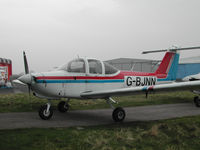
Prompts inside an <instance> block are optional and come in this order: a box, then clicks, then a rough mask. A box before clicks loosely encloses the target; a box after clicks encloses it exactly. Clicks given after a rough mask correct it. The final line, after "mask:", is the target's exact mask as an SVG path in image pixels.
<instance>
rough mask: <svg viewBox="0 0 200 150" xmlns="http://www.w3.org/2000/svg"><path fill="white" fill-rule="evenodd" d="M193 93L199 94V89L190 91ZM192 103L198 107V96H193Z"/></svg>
mask: <svg viewBox="0 0 200 150" xmlns="http://www.w3.org/2000/svg"><path fill="white" fill-rule="evenodd" d="M192 92H193V93H194V94H198V95H200V91H196V90H194V91H192ZM194 104H195V105H196V106H197V107H200V99H199V96H195V97H194Z"/></svg>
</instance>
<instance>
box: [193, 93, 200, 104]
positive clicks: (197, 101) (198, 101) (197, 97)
mask: <svg viewBox="0 0 200 150" xmlns="http://www.w3.org/2000/svg"><path fill="white" fill-rule="evenodd" d="M194 103H195V105H196V106H197V107H200V99H199V96H195V97H194Z"/></svg>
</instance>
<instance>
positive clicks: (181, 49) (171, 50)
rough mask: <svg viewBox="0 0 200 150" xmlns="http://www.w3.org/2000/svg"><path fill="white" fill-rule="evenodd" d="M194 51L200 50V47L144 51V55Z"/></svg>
mask: <svg viewBox="0 0 200 150" xmlns="http://www.w3.org/2000/svg"><path fill="white" fill-rule="evenodd" d="M192 49H200V47H184V48H169V49H161V50H153V51H143V52H142V54H148V53H158V52H166V51H170V52H176V51H183V50H192Z"/></svg>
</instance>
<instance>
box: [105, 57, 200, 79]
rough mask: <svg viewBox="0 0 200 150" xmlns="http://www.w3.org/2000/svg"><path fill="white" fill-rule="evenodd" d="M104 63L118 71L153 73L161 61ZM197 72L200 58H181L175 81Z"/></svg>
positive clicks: (118, 59)
mask: <svg viewBox="0 0 200 150" xmlns="http://www.w3.org/2000/svg"><path fill="white" fill-rule="evenodd" d="M106 62H107V63H109V64H111V65H113V66H114V67H116V68H117V69H119V70H131V71H140V72H154V71H155V70H156V69H157V68H158V66H159V64H160V62H161V60H148V59H133V58H117V59H112V60H107V61H106ZM199 72H200V56H197V57H189V58H181V59H180V60H179V66H178V72H177V80H180V79H182V78H184V77H186V76H188V75H193V74H197V73H199Z"/></svg>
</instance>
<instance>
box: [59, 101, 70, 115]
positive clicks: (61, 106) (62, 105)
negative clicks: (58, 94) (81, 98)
mask: <svg viewBox="0 0 200 150" xmlns="http://www.w3.org/2000/svg"><path fill="white" fill-rule="evenodd" d="M69 100H70V99H69V98H68V99H67V101H66V102H65V101H61V102H60V103H59V104H58V110H59V111H60V112H62V113H64V112H66V111H68V110H69V104H68V102H69Z"/></svg>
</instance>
